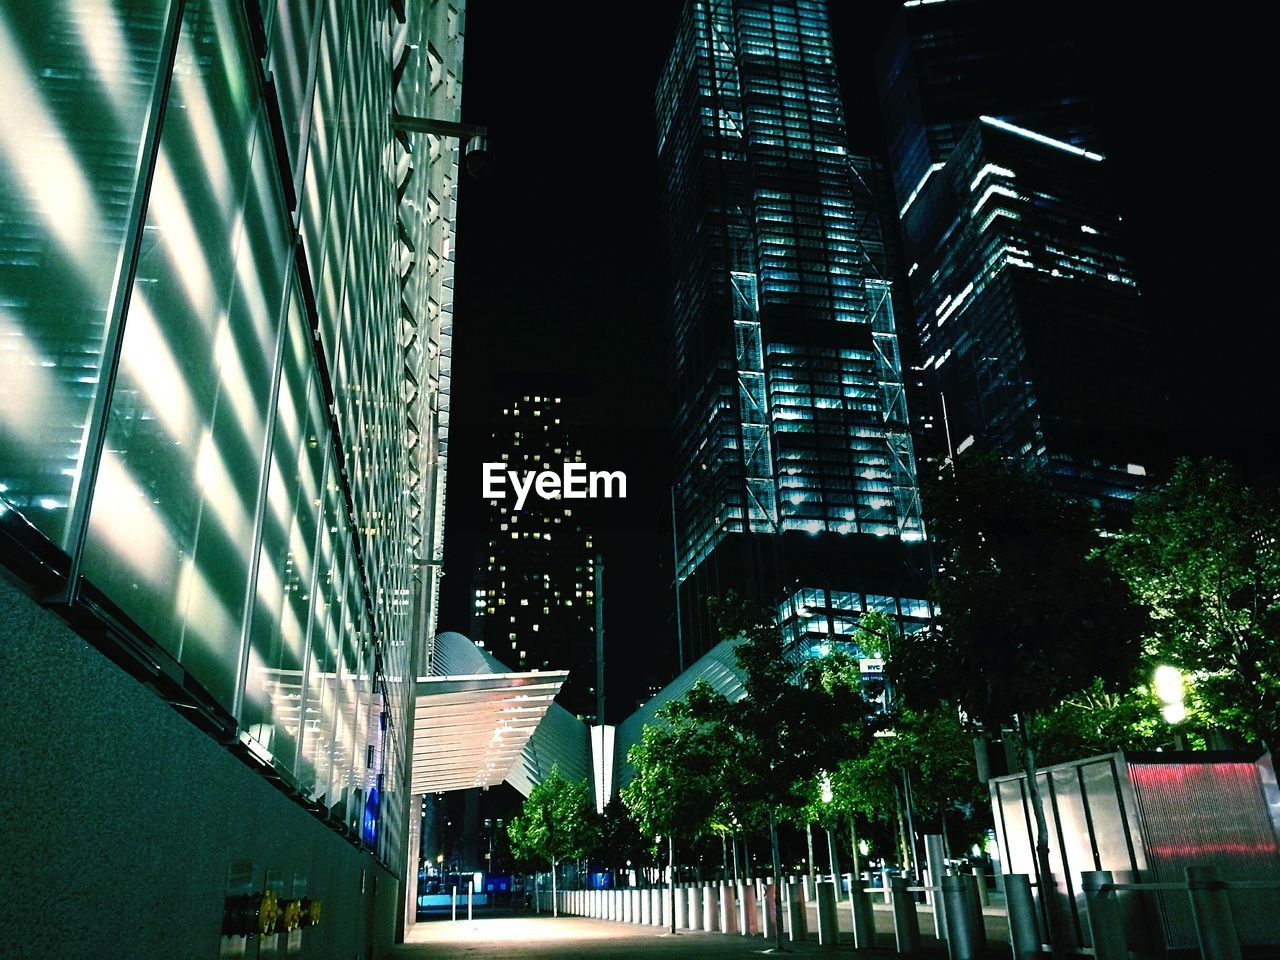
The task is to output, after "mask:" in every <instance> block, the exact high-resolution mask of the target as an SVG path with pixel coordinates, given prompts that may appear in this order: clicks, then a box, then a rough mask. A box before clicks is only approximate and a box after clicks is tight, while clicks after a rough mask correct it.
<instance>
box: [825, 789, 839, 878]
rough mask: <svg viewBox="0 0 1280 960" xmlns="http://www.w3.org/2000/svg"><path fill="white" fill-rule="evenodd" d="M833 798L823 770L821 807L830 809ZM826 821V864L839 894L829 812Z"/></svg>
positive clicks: (833, 836)
mask: <svg viewBox="0 0 1280 960" xmlns="http://www.w3.org/2000/svg"><path fill="white" fill-rule="evenodd" d="M835 798H836V795H835V791H833V790H832V789H831V776H830V775H829V774H828V773H827V771H825V770H823V771H822V805H823V806H824V807H830V806H831V801H832V800H834V799H835ZM826 821H827V822H826V824H825V827H826V831H827V864H828V866H830V868H831V880H832V882H833V883H835V884H836V891H837V892H839V889H840V873H839V870H840V868H839V865H838V863H837V861H836V838H835V834H833V833H832V832H831V816H830V813H829V812H828V815H827V817H826Z"/></svg>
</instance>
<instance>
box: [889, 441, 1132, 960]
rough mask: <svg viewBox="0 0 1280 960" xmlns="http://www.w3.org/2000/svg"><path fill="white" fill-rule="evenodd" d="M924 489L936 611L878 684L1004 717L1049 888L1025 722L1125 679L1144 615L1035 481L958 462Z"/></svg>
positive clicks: (995, 723)
mask: <svg viewBox="0 0 1280 960" xmlns="http://www.w3.org/2000/svg"><path fill="white" fill-rule="evenodd" d="M929 493H930V494H931V496H929V497H928V498H927V499H926V500H925V502H926V504H928V505H929V506H930V508H931V509H930V512H931V514H932V516H931V517H930V520H931V525H932V529H933V533H934V535H935V537H936V538H937V540H938V542H939V546H940V549H941V557H942V563H941V564H940V568H939V575H938V576H937V578H936V579H935V581H934V584H933V591H934V599H935V600H936V601H937V604H938V607H939V609H940V612H939V614H938V616H937V617H936V618H935V620H934V622H933V625H932V627H931V628H930V629H929V630H927V631H921V632H919V633H916V634H912V635H908V636H905V637H903V638H902V639H901V640H895V645H894V649H893V652H892V656H891V657H890V660H889V664H888V666H889V675H890V680H891V682H892V683H893V684H894V685H895V686H896V688H897V690H898V691H899V693H900V694H901V695H902V696H903V697H904V698H905V699H906V701H907V702H908V703H909V704H910V705H911V706H912V707H913V708H914V709H928V708H930V707H933V706H937V705H938V704H940V703H942V702H944V701H949V702H951V703H953V704H955V705H957V706H959V707H960V708H961V709H962V710H963V711H964V712H965V714H966V715H967V716H969V717H970V718H972V719H974V720H975V721H977V722H979V723H980V724H982V725H983V727H984V728H986V729H988V730H997V729H999V728H1000V727H1001V726H1002V725H1003V724H1004V723H1006V722H1007V721H1009V720H1010V718H1012V720H1013V722H1014V729H1015V731H1016V735H1017V737H1018V743H1019V746H1020V750H1021V754H1022V759H1023V765H1024V767H1025V770H1026V773H1027V787H1028V791H1027V792H1028V796H1029V799H1030V802H1031V807H1032V811H1033V813H1034V815H1035V823H1036V861H1037V867H1038V872H1039V874H1040V879H1041V882H1042V883H1043V884H1044V887H1043V889H1045V890H1052V889H1053V887H1052V874H1051V871H1050V869H1049V832H1048V826H1047V824H1046V820H1045V814H1044V803H1043V798H1042V797H1041V795H1040V790H1039V785H1038V782H1037V778H1036V758H1035V750H1034V745H1033V740H1032V731H1033V730H1034V728H1035V724H1036V718H1037V716H1038V715H1039V714H1041V713H1042V712H1043V711H1044V710H1045V709H1046V708H1048V707H1050V706H1051V705H1053V704H1055V703H1057V702H1058V701H1060V700H1062V699H1063V698H1065V697H1067V696H1068V695H1070V694H1074V693H1077V692H1079V691H1081V690H1083V689H1085V688H1087V687H1089V686H1090V685H1091V684H1092V683H1093V682H1094V681H1095V679H1100V680H1101V681H1102V682H1103V684H1104V686H1105V688H1106V689H1115V688H1120V687H1123V686H1127V685H1132V680H1133V678H1134V674H1135V668H1136V666H1137V663H1138V658H1139V655H1140V653H1141V639H1140V638H1141V635H1142V633H1143V631H1144V629H1145V627H1146V617H1145V616H1144V614H1143V613H1142V611H1141V609H1140V608H1139V607H1138V606H1137V605H1136V604H1135V603H1134V602H1133V599H1132V597H1131V595H1130V593H1129V590H1128V588H1127V587H1126V586H1125V584H1124V583H1123V582H1122V581H1121V580H1120V578H1119V577H1117V576H1116V575H1115V574H1114V573H1113V572H1112V570H1111V569H1110V568H1109V567H1108V566H1107V564H1106V563H1104V562H1103V561H1102V559H1101V558H1100V557H1099V556H1098V548H1099V546H1100V540H1099V537H1098V535H1097V533H1096V531H1095V529H1094V524H1093V522H1092V517H1091V515H1090V513H1089V512H1088V511H1087V510H1086V509H1085V508H1084V507H1082V506H1081V505H1079V504H1075V503H1072V502H1070V501H1068V500H1066V499H1065V498H1063V497H1062V496H1060V495H1058V494H1057V493H1055V492H1054V491H1053V489H1052V488H1051V487H1050V486H1049V485H1048V482H1047V481H1046V480H1044V479H1043V478H1041V477H1038V476H1036V475H1034V474H1030V473H1028V472H1026V471H1024V470H1022V469H1020V468H1018V467H1016V466H1013V465H1010V464H1008V463H1005V462H1002V461H998V460H995V459H991V458H982V457H965V458H963V459H961V460H960V461H958V462H957V463H956V465H955V467H954V469H953V470H952V471H950V472H949V473H947V474H946V475H945V476H943V477H941V478H939V480H938V481H937V482H936V483H935V484H933V488H932V489H931V490H930V491H929ZM1047 900H1048V907H1049V911H1048V912H1049V921H1050V922H1049V927H1050V929H1049V935H1050V942H1051V944H1052V946H1053V953H1054V956H1055V957H1061V956H1062V949H1063V947H1062V944H1063V931H1064V929H1065V923H1064V917H1063V914H1062V905H1061V903H1060V902H1059V898H1058V897H1057V896H1054V895H1050V896H1049V897H1048V898H1047Z"/></svg>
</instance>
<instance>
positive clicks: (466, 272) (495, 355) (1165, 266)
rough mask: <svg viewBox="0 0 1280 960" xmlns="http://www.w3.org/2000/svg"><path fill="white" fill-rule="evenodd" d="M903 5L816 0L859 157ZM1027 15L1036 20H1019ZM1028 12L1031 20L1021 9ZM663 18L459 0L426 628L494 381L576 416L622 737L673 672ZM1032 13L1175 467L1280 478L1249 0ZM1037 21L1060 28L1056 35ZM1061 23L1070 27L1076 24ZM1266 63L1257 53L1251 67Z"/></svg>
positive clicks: (465, 554) (462, 595) (473, 500)
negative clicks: (1054, 58) (1102, 165)
mask: <svg viewBox="0 0 1280 960" xmlns="http://www.w3.org/2000/svg"><path fill="white" fill-rule="evenodd" d="M898 5H899V4H898V2H893V0H890V2H882V0H844V2H841V0H831V2H830V8H831V17H832V23H833V32H834V35H835V50H836V57H837V61H838V68H839V75H840V80H841V84H842V86H843V89H844V95H845V105H846V118H847V120H848V124H849V137H850V145H851V147H852V148H853V149H854V150H855V151H861V152H870V153H879V154H882V153H883V147H882V142H883V133H882V129H881V121H880V116H879V108H878V104H877V101H876V97H875V86H874V80H873V74H872V58H873V55H874V52H875V50H876V49H877V47H878V45H879V43H880V41H881V39H882V38H883V36H884V34H885V32H886V29H887V26H888V24H889V22H890V19H891V18H892V16H893V13H894V12H895V10H896V9H897V8H898ZM1028 6H1029V7H1031V6H1032V5H1030V4H1028ZM1036 6H1037V7H1038V6H1039V5H1036ZM679 8H680V4H679V2H674V0H651V2H646V3H642V4H605V3H599V2H586V0H566V2H561V3H558V4H556V5H555V6H554V9H553V10H552V9H551V8H548V7H547V6H546V5H541V4H516V3H510V2H506V0H503V2H498V0H470V2H469V3H468V7H467V22H466V28H467V38H466V51H465V63H464V69H463V114H464V119H465V120H467V121H469V122H475V123H483V124H486V125H487V126H488V127H489V130H490V140H491V144H492V146H493V154H494V172H493V173H492V174H491V175H490V176H488V177H487V178H486V179H484V180H480V181H477V180H472V179H469V178H464V180H463V183H462V186H461V189H460V203H459V211H458V242H457V279H456V300H455V315H456V318H457V320H456V326H455V334H454V349H453V394H452V410H453V414H452V427H451V434H450V437H451V445H452V446H451V462H450V468H449V469H450V474H449V488H448V505H447V513H446V524H445V581H444V584H445V586H444V598H443V603H442V607H441V616H440V626H441V629H450V630H461V631H462V632H464V633H465V632H467V627H468V615H469V613H468V594H467V592H468V589H469V587H470V581H471V574H472V570H473V568H474V562H475V557H474V553H473V550H474V548H475V546H476V541H477V537H476V528H477V523H478V517H479V515H480V513H479V511H480V505H481V501H480V462H481V460H482V450H483V447H482V441H483V438H484V436H485V435H486V433H487V429H486V424H485V420H484V418H485V416H486V415H487V411H488V409H489V408H490V407H491V406H492V399H491V398H492V397H493V396H494V395H496V394H498V393H500V392H502V391H503V390H504V389H506V388H507V387H509V386H512V385H519V386H520V387H522V388H523V387H525V386H527V387H529V388H530V389H533V390H535V391H536V390H539V389H541V390H542V391H543V392H549V393H555V392H558V391H563V392H566V393H569V394H571V395H573V394H576V395H580V396H584V397H585V398H586V399H587V400H588V401H589V403H590V409H591V411H592V414H591V416H592V419H591V421H590V422H587V423H584V424H583V425H582V428H581V429H582V442H583V446H584V448H585V452H586V454H587V460H588V462H589V464H590V465H591V466H592V467H593V468H601V469H621V470H624V471H625V472H626V474H627V477H628V483H629V489H628V499H627V500H625V501H609V502H608V503H598V504H597V511H596V515H595V516H594V517H593V525H594V526H595V527H596V531H597V534H598V540H597V546H598V547H600V548H601V549H602V551H603V553H604V555H605V564H606V574H605V626H606V636H607V644H608V646H607V650H608V652H607V656H606V660H607V662H608V664H609V671H608V676H607V680H606V690H607V691H608V706H607V714H608V717H609V719H610V720H612V721H617V720H620V719H622V718H623V717H624V716H625V715H626V714H628V713H629V712H630V711H631V709H632V708H633V707H634V704H635V699H636V697H637V696H639V695H640V694H641V693H642V691H643V689H644V686H645V684H646V683H648V682H650V681H651V680H654V681H662V680H665V679H668V678H669V677H670V675H671V673H672V672H674V666H675V639H674V637H675V632H674V622H673V617H672V603H673V601H672V593H671V589H670V584H671V530H670V502H669V499H668V498H669V493H668V476H669V454H668V450H667V439H666V438H667V433H666V430H667V424H668V419H669V416H670V409H671V406H670V398H669V395H668V390H667V386H666V366H667V357H666V343H667V330H666V321H667V302H668V290H667V282H666V264H665V256H666V254H665V241H664V237H663V233H662V226H661V223H660V222H659V214H658V207H659V199H658V198H659V194H658V177H657V165H656V144H655V134H654V122H653V91H654V87H655V85H656V81H657V77H658V72H659V69H660V65H661V63H662V61H663V59H664V57H665V55H666V50H667V47H668V45H669V43H670V41H671V38H672V36H673V34H674V30H675V23H676V19H677V14H678V11H679ZM1156 9H1159V10H1162V11H1165V10H1168V11H1172V10H1173V9H1174V8H1173V7H1172V6H1167V7H1163V6H1162V7H1159V8H1156V7H1153V6H1151V5H1146V4H1142V5H1138V4H1117V3H1114V2H1101V0H1086V2H1078V3H1073V4H1054V5H1052V6H1045V7H1044V8H1042V11H1041V12H1039V13H1038V14H1036V15H1038V16H1041V17H1043V18H1044V20H1045V22H1044V29H1046V30H1055V31H1067V32H1069V33H1070V34H1071V35H1072V36H1074V37H1075V38H1076V39H1077V41H1078V44H1079V47H1080V51H1081V56H1082V57H1083V58H1085V60H1086V61H1087V63H1088V65H1089V67H1090V73H1091V75H1092V76H1093V77H1094V80H1095V89H1094V90H1093V91H1092V93H1093V96H1094V99H1095V102H1096V104H1097V106H1098V108H1099V111H1100V113H1101V116H1102V121H1103V125H1104V129H1105V134H1106V139H1107V144H1108V146H1107V150H1106V152H1107V153H1108V155H1109V158H1110V160H1111V161H1112V162H1113V164H1114V167H1113V169H1114V175H1115V176H1116V178H1117V181H1118V184H1119V187H1120V190H1121V198H1122V199H1121V202H1122V206H1123V213H1124V215H1125V219H1126V221H1127V222H1128V223H1129V226H1130V231H1131V239H1132V248H1133V259H1134V263H1135V269H1136V272H1137V276H1138V279H1139V283H1140V285H1141V287H1142V290H1143V294H1144V297H1145V298H1146V300H1147V304H1148V309H1149V310H1150V311H1151V317H1152V328H1153V330H1154V331H1155V332H1156V336H1155V337H1154V338H1153V341H1152V343H1151V351H1150V355H1149V356H1147V357H1141V358H1135V362H1138V363H1142V364H1143V365H1144V366H1146V367H1148V368H1149V370H1150V379H1151V383H1152V389H1153V391H1160V390H1164V391H1167V392H1169V393H1170V395H1171V397H1172V401H1173V408H1174V409H1175V410H1176V411H1177V413H1178V420H1177V423H1178V427H1177V430H1176V432H1175V435H1174V439H1173V443H1174V445H1175V447H1176V449H1177V450H1178V451H1180V452H1187V453H1215V454H1218V455H1221V456H1227V457H1229V458H1232V459H1235V460H1237V461H1239V462H1241V464H1242V465H1243V466H1244V467H1245V468H1246V470H1247V471H1248V472H1249V473H1250V474H1251V475H1253V476H1255V477H1257V478H1258V479H1260V480H1262V481H1265V482H1273V481H1274V480H1275V477H1276V475H1277V473H1280V429H1278V428H1277V426H1276V422H1275V421H1276V416H1277V413H1280V403H1278V402H1277V390H1276V380H1277V371H1276V369H1275V357H1276V354H1277V347H1278V346H1280V335H1278V334H1277V332H1276V325H1277V314H1278V311H1277V310H1276V309H1275V305H1274V294H1273V293H1272V291H1271V290H1270V289H1266V288H1269V287H1271V286H1273V285H1274V284H1275V276H1276V269H1275V263H1276V253H1277V242H1276V238H1275V233H1274V230H1273V224H1274V223H1275V222H1276V216H1277V213H1278V212H1280V211H1278V209H1277V207H1278V205H1277V190H1276V182H1275V173H1274V166H1275V161H1274V153H1273V148H1272V146H1271V141H1272V140H1273V139H1274V137H1275V130H1274V125H1273V123H1272V121H1271V120H1270V117H1272V116H1273V115H1274V106H1273V104H1272V103H1270V102H1269V100H1264V96H1268V95H1269V93H1270V91H1271V90H1273V89H1274V83H1273V79H1272V76H1271V69H1272V67H1271V59H1272V56H1273V54H1272V52H1271V50H1270V49H1269V46H1270V36H1271V34H1270V31H1269V29H1267V27H1266V25H1265V24H1262V23H1256V22H1252V17H1253V16H1254V15H1255V14H1253V12H1252V11H1253V10H1255V9H1258V8H1248V7H1245V6H1243V5H1231V4H1216V5H1213V6H1211V7H1210V6H1206V7H1201V8H1198V9H1199V10H1201V11H1202V13H1201V14H1200V15H1198V16H1195V17H1190V16H1182V15H1176V14H1173V13H1169V14H1163V13H1162V14H1160V15H1154V16H1153V14H1152V11H1153V10H1156ZM1049 14H1053V15H1054V16H1053V18H1052V19H1050V18H1049V16H1048V15H1049ZM1068 18H1070V19H1068ZM1264 45H1265V46H1267V47H1268V49H1265V50H1264Z"/></svg>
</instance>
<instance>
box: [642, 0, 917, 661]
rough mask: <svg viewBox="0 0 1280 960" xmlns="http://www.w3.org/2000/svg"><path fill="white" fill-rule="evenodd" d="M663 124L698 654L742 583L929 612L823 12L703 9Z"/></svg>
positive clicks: (685, 574) (883, 269)
mask: <svg viewBox="0 0 1280 960" xmlns="http://www.w3.org/2000/svg"><path fill="white" fill-rule="evenodd" d="M657 118H658V150H659V162H660V167H661V172H662V177H663V181H664V188H665V189H664V214H665V219H666V223H667V227H668V231H669V236H670V246H671V257H670V260H671V270H672V279H673V285H674V290H673V303H672V324H673V330H674V336H673V340H672V372H673V382H674V393H675V400H676V422H675V429H674V434H675V458H676V471H677V473H676V476H675V478H674V489H673V500H674V511H673V512H674V515H675V517H674V524H675V541H676V542H675V553H676V561H675V562H676V579H677V584H678V589H679V594H680V602H681V608H682V610H681V613H682V616H681V620H682V624H681V626H682V633H683V643H684V647H685V649H686V650H687V651H688V652H689V654H690V655H691V656H696V655H698V654H700V653H701V652H704V651H705V650H706V649H707V647H708V646H709V644H710V643H712V642H714V638H713V637H711V636H710V632H709V625H708V624H707V620H706V612H705V601H706V599H707V597H709V596H713V595H718V594H723V593H724V592H725V591H726V590H728V589H730V588H735V589H737V590H738V591H739V592H743V593H746V594H747V595H751V596H755V597H758V598H760V599H765V600H768V601H769V602H775V603H779V604H782V606H783V607H784V608H785V602H784V601H785V598H788V597H790V596H791V595H792V594H793V593H794V592H795V591H796V590H801V589H805V588H821V589H837V588H838V589H840V590H843V591H846V592H847V591H852V594H851V595H857V596H858V597H860V598H861V597H862V596H863V595H864V594H865V593H866V592H868V591H871V592H873V593H875V594H879V595H890V596H895V595H898V596H900V595H907V596H922V595H923V594H922V593H921V591H922V589H923V587H922V586H921V583H922V580H923V579H924V576H925V575H924V573H923V570H924V564H923V562H922V554H921V551H922V548H923V541H924V528H923V524H922V521H921V515H920V502H919V493H918V488H917V484H916V472H915V458H914V452H913V445H912V439H911V432H910V424H909V420H908V414H907V407H906V398H905V393H904V388H903V375H902V362H901V357H900V353H899V349H898V339H897V330H896V327H895V320H894V309H893V307H894V296H893V276H892V273H891V269H890V264H889V263H888V258H887V257H886V249H885V244H884V237H883V235H882V233H881V230H880V221H879V218H878V214H877V207H876V203H875V202H873V201H872V200H871V199H869V197H868V193H869V191H870V190H871V189H872V187H871V186H870V185H869V184H870V183H873V182H874V178H869V177H868V176H867V175H866V174H867V173H869V172H871V170H872V168H873V165H872V164H871V163H870V161H866V160H864V159H862V158H857V157H852V156H851V155H850V154H849V151H848V147H847V142H846V141H847V138H846V131H845V125H844V118H843V115H842V110H841V106H840V92H839V87H838V85H837V81H836V74H835V68H834V64H833V61H832V51H831V36H830V28H829V26H828V23H827V14H826V7H825V4H824V3H822V2H818V0H795V2H783V3H766V2H758V0H757V2H752V0H737V2H730V0H690V2H689V3H687V4H686V5H685V7H684V10H683V13H682V16H681V19H680V23H679V27H678V31H677V35H676V39H675V42H674V45H673V47H672V50H671V53H670V56H669V58H668V61H667V64H666V67H665V69H664V71H663V74H662V77H661V80H660V82H659V86H658V92H657ZM863 602H864V601H863V600H861V599H860V600H859V604H862V603H863Z"/></svg>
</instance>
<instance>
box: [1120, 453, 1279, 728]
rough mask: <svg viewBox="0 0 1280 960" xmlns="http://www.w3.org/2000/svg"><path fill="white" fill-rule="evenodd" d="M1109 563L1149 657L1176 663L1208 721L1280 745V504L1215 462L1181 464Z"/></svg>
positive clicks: (1141, 506) (1143, 507) (1140, 512)
mask: <svg viewBox="0 0 1280 960" xmlns="http://www.w3.org/2000/svg"><path fill="white" fill-rule="evenodd" d="M1108 559H1109V560H1110V562H1111V564H1112V566H1113V567H1114V568H1115V569H1116V570H1117V571H1119V573H1120V574H1121V575H1122V576H1123V577H1124V579H1125V580H1126V581H1127V582H1128V583H1129V586H1130V587H1131V588H1132V590H1133V592H1134V594H1135V595H1136V596H1137V597H1138V598H1139V599H1140V600H1141V602H1142V603H1143V604H1144V605H1145V606H1146V608H1147V610H1148V611H1149V613H1150V630H1149V634H1148V651H1149V653H1150V655H1151V657H1152V658H1153V659H1154V660H1155V661H1156V662H1163V663H1168V664H1171V665H1173V666H1177V667H1180V668H1181V669H1182V670H1183V671H1184V672H1185V673H1186V674H1187V675H1188V676H1189V677H1190V678H1191V680H1192V683H1193V684H1194V685H1195V688H1196V693H1197V694H1198V696H1199V697H1200V698H1201V700H1202V701H1203V703H1204V705H1205V707H1206V709H1207V710H1208V712H1209V713H1210V715H1211V716H1212V717H1213V718H1214V719H1215V720H1216V722H1217V723H1220V724H1221V725H1222V726H1224V727H1226V728H1227V729H1230V730H1234V731H1235V732H1236V733H1238V734H1239V735H1241V736H1243V737H1244V738H1246V739H1250V740H1254V741H1256V742H1258V743H1260V744H1263V745H1265V746H1267V747H1269V748H1274V747H1275V746H1276V743H1277V740H1278V739H1280V505H1278V504H1277V501H1276V497H1275V496H1274V495H1273V494H1270V493H1267V494H1264V493H1261V492H1258V491H1256V490H1253V489H1251V488H1250V487H1248V486H1247V485H1245V484H1244V483H1243V482H1242V481H1241V480H1240V478H1239V476H1238V475H1237V473H1236V471H1235V470H1234V469H1232V468H1231V467H1230V466H1228V465H1227V464H1224V463H1221V462H1219V461H1214V460H1202V461H1190V460H1184V461H1182V462H1180V463H1179V464H1178V467H1177V469H1176V470H1175V472H1174V474H1173V477H1172V478H1171V479H1170V480H1169V482H1168V483H1167V484H1165V485H1164V487H1163V488H1162V489H1160V490H1159V491H1157V492H1156V493H1155V494H1153V495H1151V496H1148V497H1145V498H1143V499H1142V500H1140V501H1139V503H1138V507H1137V510H1136V512H1135V515H1134V520H1133V525H1132V527H1131V528H1130V529H1129V530H1128V531H1127V532H1126V533H1125V534H1124V535H1122V536H1121V537H1119V538H1118V540H1117V541H1116V543H1115V544H1114V545H1113V546H1112V547H1111V548H1110V549H1109V550H1108Z"/></svg>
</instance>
